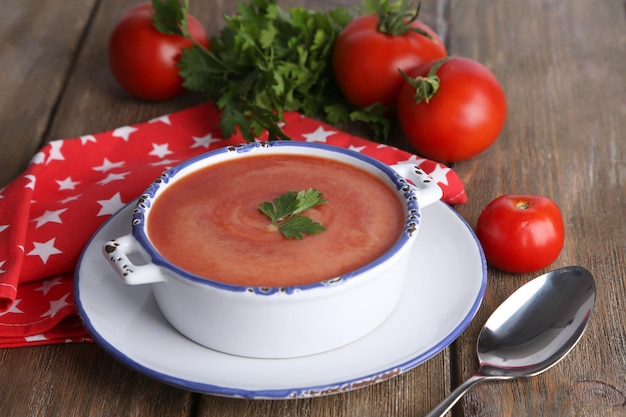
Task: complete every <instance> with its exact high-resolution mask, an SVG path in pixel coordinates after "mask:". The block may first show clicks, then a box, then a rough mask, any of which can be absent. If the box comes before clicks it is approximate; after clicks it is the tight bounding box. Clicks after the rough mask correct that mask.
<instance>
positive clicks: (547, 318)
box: [426, 266, 596, 417]
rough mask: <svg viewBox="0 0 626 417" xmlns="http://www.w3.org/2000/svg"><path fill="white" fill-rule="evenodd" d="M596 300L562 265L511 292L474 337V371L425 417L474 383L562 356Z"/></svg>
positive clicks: (588, 285) (578, 275) (533, 369)
mask: <svg viewBox="0 0 626 417" xmlns="http://www.w3.org/2000/svg"><path fill="white" fill-rule="evenodd" d="M595 299H596V284H595V281H594V279H593V276H592V275H591V273H590V272H589V271H588V270H586V269H585V268H582V267H579V266H568V267H565V268H561V269H557V270H555V271H552V272H548V273H547V274H544V275H541V276H540V277H537V278H535V279H533V280H532V281H530V282H528V283H527V284H525V285H524V286H522V287H521V288H519V289H518V290H517V291H515V292H514V293H513V294H512V295H511V296H510V297H509V298H508V299H507V300H505V301H504V303H502V305H500V307H498V308H497V309H496V311H494V312H493V314H492V315H491V317H489V319H488V320H487V322H486V323H485V326H484V327H483V329H482V330H481V331H480V334H479V335H478V343H477V351H478V361H479V364H480V367H479V369H478V372H477V373H476V374H475V375H474V376H472V377H471V378H469V379H468V380H467V381H465V382H464V383H462V384H461V385H459V386H458V387H457V388H456V389H455V390H454V391H452V392H451V393H450V395H449V396H448V397H447V398H445V399H444V400H443V401H442V402H441V403H440V404H439V405H438V406H437V407H435V408H434V409H433V410H432V411H431V412H430V413H428V414H427V415H426V417H435V416H443V415H444V414H445V413H447V412H448V411H449V410H450V409H451V408H452V406H453V405H454V404H456V402H457V401H458V400H459V399H460V398H461V397H462V396H463V394H465V393H466V392H467V391H468V390H469V389H470V388H471V387H472V386H474V384H476V383H478V382H480V381H484V380H487V379H493V380H495V379H513V378H521V377H529V376H534V375H537V374H539V373H541V372H543V371H545V370H546V369H548V368H550V367H552V366H553V365H555V364H556V363H557V362H559V361H560V360H561V359H563V358H564V357H565V355H567V354H568V353H569V351H570V350H571V349H572V348H573V347H574V346H575V345H576V343H578V341H579V340H580V337H581V336H582V334H583V332H584V331H585V329H586V327H587V323H588V322H589V318H590V316H591V312H592V310H593V307H594V304H595Z"/></svg>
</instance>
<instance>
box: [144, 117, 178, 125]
mask: <svg viewBox="0 0 626 417" xmlns="http://www.w3.org/2000/svg"><path fill="white" fill-rule="evenodd" d="M157 122H161V123H164V124H166V125H170V126H171V125H172V122H171V121H170V116H169V115H167V114H166V115H165V116H161V117H157V118H154V119H152V120H149V121H148V123H157Z"/></svg>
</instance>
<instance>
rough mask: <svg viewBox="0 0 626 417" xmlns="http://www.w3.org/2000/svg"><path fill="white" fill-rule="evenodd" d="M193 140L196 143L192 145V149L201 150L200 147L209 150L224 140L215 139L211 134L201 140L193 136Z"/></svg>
mask: <svg viewBox="0 0 626 417" xmlns="http://www.w3.org/2000/svg"><path fill="white" fill-rule="evenodd" d="M192 139H193V141H194V142H195V143H194V144H193V145H191V149H193V148H200V147H202V148H205V149H208V147H209V146H211V144H212V143H215V142H219V141H221V140H222V138H214V137H213V135H212V134H211V132H209V133H207V134H206V135H205V136H201V137H199V138H198V137H195V136H193V137H192Z"/></svg>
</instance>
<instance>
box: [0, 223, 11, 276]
mask: <svg viewBox="0 0 626 417" xmlns="http://www.w3.org/2000/svg"><path fill="white" fill-rule="evenodd" d="M8 228H9V225H8V224H0V233H2V232H4V231H5V230H6V229H8ZM0 266H2V264H0Z"/></svg>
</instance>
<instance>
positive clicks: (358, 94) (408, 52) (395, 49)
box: [332, 14, 447, 107]
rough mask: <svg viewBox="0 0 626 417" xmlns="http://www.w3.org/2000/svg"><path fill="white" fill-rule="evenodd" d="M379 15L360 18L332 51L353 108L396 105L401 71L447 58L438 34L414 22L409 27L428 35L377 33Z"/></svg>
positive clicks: (342, 87) (338, 77)
mask: <svg viewBox="0 0 626 417" xmlns="http://www.w3.org/2000/svg"><path fill="white" fill-rule="evenodd" d="M379 22H380V19H379V17H378V15H377V14H370V15H364V16H360V17H357V18H356V19H354V20H353V21H352V22H350V23H349V24H348V25H346V26H345V27H344V28H343V30H342V31H341V32H340V33H339V36H338V37H337V39H336V40H335V44H334V50H333V58H332V61H333V71H334V74H335V78H336V80H337V84H338V85H339V89H340V90H341V91H342V93H343V95H344V96H345V97H346V98H347V99H348V101H350V102H351V103H352V104H354V105H356V106H358V107H366V106H369V105H371V104H374V103H382V104H384V105H386V106H390V105H393V104H395V103H396V99H397V97H398V93H399V92H400V88H401V87H402V84H403V82H404V80H403V79H402V76H401V74H400V73H399V72H398V68H401V69H402V70H403V71H405V72H406V71H409V70H411V69H413V68H415V67H417V66H419V65H420V64H422V63H424V62H426V61H430V60H433V59H438V58H443V57H445V56H447V51H446V47H445V45H444V44H443V41H442V40H441V39H440V38H439V36H437V34H436V33H435V32H434V31H433V30H432V29H430V28H429V27H428V26H427V25H425V24H424V23H422V22H420V21H418V20H415V21H413V22H412V23H411V24H410V26H411V27H413V28H418V29H421V30H423V31H425V32H426V33H428V34H429V35H430V36H431V37H432V39H429V38H428V37H427V36H425V35H423V34H420V33H416V32H415V31H413V30H409V31H407V32H405V33H403V34H400V35H388V34H385V33H382V32H380V31H379V30H378V24H379Z"/></svg>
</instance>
